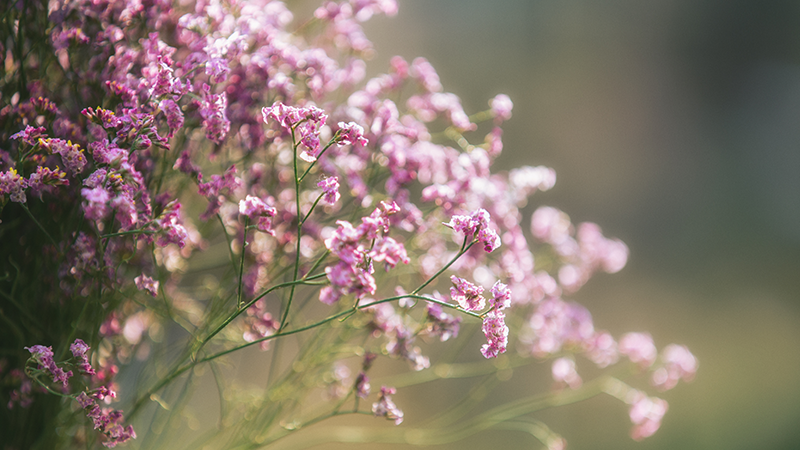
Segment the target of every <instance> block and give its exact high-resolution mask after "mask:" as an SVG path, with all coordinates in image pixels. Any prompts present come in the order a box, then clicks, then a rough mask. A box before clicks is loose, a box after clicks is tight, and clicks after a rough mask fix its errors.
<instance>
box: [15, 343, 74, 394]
mask: <svg viewBox="0 0 800 450" xmlns="http://www.w3.org/2000/svg"><path fill="white" fill-rule="evenodd" d="M25 350H28V351H29V352H30V353H31V359H33V360H34V361H36V363H37V365H38V369H39V370H44V371H46V372H49V373H50V375H51V376H52V377H53V382H54V383H61V384H62V385H63V386H64V389H66V388H67V386H68V385H69V378H70V377H71V376H72V371H71V370H70V371H67V372H64V370H62V369H61V368H60V367H58V365H56V362H55V361H54V360H53V347H45V346H44V345H34V346H33V347H25Z"/></svg>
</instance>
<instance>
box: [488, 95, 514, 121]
mask: <svg viewBox="0 0 800 450" xmlns="http://www.w3.org/2000/svg"><path fill="white" fill-rule="evenodd" d="M489 105H490V106H491V107H492V114H494V117H495V119H496V120H498V121H504V120H508V119H510V118H511V109H512V108H514V104H513V103H511V99H510V98H508V96H507V95H505V94H499V95H497V96H496V97H495V98H493V99H492V100H491V101H490V102H489Z"/></svg>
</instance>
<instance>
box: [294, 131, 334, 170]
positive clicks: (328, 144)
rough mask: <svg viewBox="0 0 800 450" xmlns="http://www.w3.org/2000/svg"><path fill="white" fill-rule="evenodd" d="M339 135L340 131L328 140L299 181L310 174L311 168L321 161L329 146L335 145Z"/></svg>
mask: <svg viewBox="0 0 800 450" xmlns="http://www.w3.org/2000/svg"><path fill="white" fill-rule="evenodd" d="M338 137H339V131H337V132H336V134H334V135H333V137H332V138H331V140H330V141H328V143H327V144H326V145H325V147H324V148H323V149H322V151H321V152H319V155H317V156H316V158H317V159H315V160H314V161H313V162H312V163H311V164H309V166H308V168H307V169H306V170H305V172H303V175H301V176H300V178H299V179H298V181H300V182H302V181H303V180H304V179H305V177H306V175H308V172H310V171H311V168H312V167H314V166H315V165H316V164H317V161H319V159H320V158H321V157H322V155H323V154H324V153H325V151H326V150H328V148H330V146H331V145H333V143H334V142H336V139H337V138H338ZM295 177H296V175H295Z"/></svg>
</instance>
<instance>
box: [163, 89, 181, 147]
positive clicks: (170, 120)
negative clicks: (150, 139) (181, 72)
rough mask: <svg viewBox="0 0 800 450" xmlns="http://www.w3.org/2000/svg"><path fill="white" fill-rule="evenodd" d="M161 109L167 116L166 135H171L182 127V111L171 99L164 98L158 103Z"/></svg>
mask: <svg viewBox="0 0 800 450" xmlns="http://www.w3.org/2000/svg"><path fill="white" fill-rule="evenodd" d="M158 107H159V108H160V109H161V111H164V115H165V116H166V117H167V126H169V134H168V135H167V137H172V136H173V135H174V134H175V131H176V130H178V129H180V128H181V127H183V111H181V107H180V106H178V104H177V103H175V101H174V100H172V99H169V98H167V99H164V100H161V102H160V103H159V104H158Z"/></svg>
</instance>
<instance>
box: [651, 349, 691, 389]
mask: <svg viewBox="0 0 800 450" xmlns="http://www.w3.org/2000/svg"><path fill="white" fill-rule="evenodd" d="M661 362H662V364H663V365H662V366H661V367H659V368H657V369H656V370H655V371H654V372H653V376H652V379H651V381H652V383H653V386H655V387H656V388H658V389H659V390H662V391H666V390H669V389H672V388H674V387H675V385H677V384H678V381H679V380H681V379H683V380H685V381H692V379H694V374H695V373H696V372H697V359H696V358H695V357H694V355H692V352H690V351H689V349H688V348H686V347H685V346H683V345H677V344H670V345H668V346H666V347H664V349H663V350H662V351H661Z"/></svg>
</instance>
